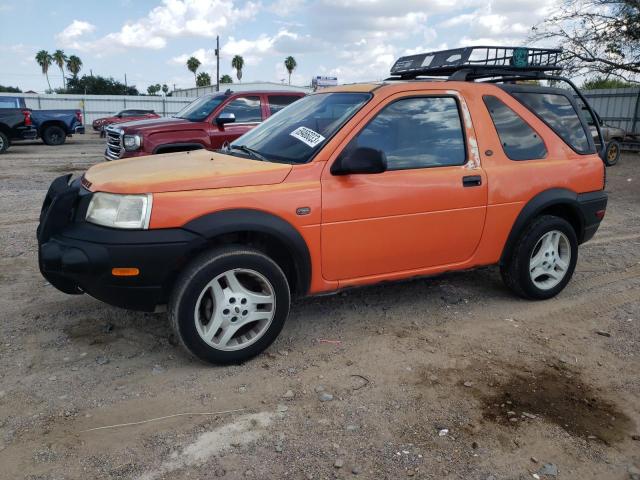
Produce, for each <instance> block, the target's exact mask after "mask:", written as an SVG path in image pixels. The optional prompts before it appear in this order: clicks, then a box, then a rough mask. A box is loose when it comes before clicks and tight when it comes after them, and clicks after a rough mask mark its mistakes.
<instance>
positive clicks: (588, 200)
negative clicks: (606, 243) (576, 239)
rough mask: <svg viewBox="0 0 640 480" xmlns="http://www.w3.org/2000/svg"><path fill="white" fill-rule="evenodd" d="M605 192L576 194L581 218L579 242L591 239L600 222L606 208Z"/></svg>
mask: <svg viewBox="0 0 640 480" xmlns="http://www.w3.org/2000/svg"><path fill="white" fill-rule="evenodd" d="M607 198H608V197H607V194H606V193H605V192H604V191H597V192H589V193H581V194H579V195H578V199H577V200H578V206H579V208H580V212H581V213H582V218H583V222H584V225H583V228H582V237H581V238H580V243H584V242H586V241H587V240H591V239H592V238H593V236H594V235H595V234H596V231H597V230H598V227H600V222H601V221H602V218H603V217H604V212H605V210H606V209H607Z"/></svg>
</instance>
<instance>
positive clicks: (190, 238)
mask: <svg viewBox="0 0 640 480" xmlns="http://www.w3.org/2000/svg"><path fill="white" fill-rule="evenodd" d="M69 178H70V175H67V176H63V177H60V178H58V179H56V180H55V181H54V182H53V183H52V184H51V187H50V189H49V192H48V193H47V197H46V198H45V202H44V205H43V209H42V213H41V217H40V225H39V226H38V258H39V266H40V272H41V273H42V275H43V276H44V277H45V278H46V279H47V280H48V281H49V283H51V285H53V286H54V287H56V288H57V289H58V290H60V291H62V292H64V293H68V294H80V293H88V294H89V295H91V296H92V297H94V298H97V299H98V300H101V301H103V302H105V303H108V304H110V305H114V306H117V307H122V308H127V309H131V310H142V311H153V310H154V309H155V307H156V306H157V305H162V304H165V303H167V300H168V297H169V294H170V291H171V287H172V285H173V281H174V280H175V277H176V275H177V274H178V272H179V271H180V270H181V269H182V268H183V266H184V265H185V263H186V262H187V261H188V259H189V258H191V256H192V255H193V254H194V253H195V252H197V251H198V250H200V249H201V248H203V246H204V240H203V238H202V237H201V236H199V235H197V234H195V233H193V232H189V231H187V230H183V229H179V228H176V229H163V230H119V229H113V228H107V227H101V226H98V225H93V224H91V223H87V222H85V221H84V220H83V219H84V215H85V213H86V207H87V205H88V202H89V200H90V198H91V192H89V191H88V190H85V189H83V188H82V187H80V185H79V181H78V180H76V181H74V182H72V183H71V184H69V183H68V182H69ZM118 267H135V268H138V269H139V270H140V273H139V275H137V276H134V277H117V276H113V275H112V273H111V271H112V269H113V268H118Z"/></svg>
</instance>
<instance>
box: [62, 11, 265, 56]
mask: <svg viewBox="0 0 640 480" xmlns="http://www.w3.org/2000/svg"><path fill="white" fill-rule="evenodd" d="M260 8H261V7H260V4H259V3H255V2H251V1H249V2H247V3H245V4H244V5H243V6H242V7H240V8H236V7H235V6H234V2H233V1H232V0H163V1H162V4H161V5H160V6H157V7H155V8H153V9H152V10H151V11H150V12H149V13H148V14H147V15H146V16H145V17H142V18H140V19H138V20H135V21H132V22H128V23H125V24H124V25H123V26H122V27H121V28H120V30H119V31H117V32H111V33H109V34H107V35H105V36H104V37H102V38H100V39H98V40H94V41H82V42H80V41H79V37H80V36H82V35H84V34H85V33H89V32H90V31H91V30H84V31H80V32H79V33H78V32H77V24H76V22H77V21H74V23H72V24H71V25H69V26H68V27H67V28H66V29H65V30H63V31H62V32H61V33H60V34H58V37H59V38H61V39H65V38H69V35H68V33H69V32H71V33H72V34H73V36H72V37H70V38H71V39H73V40H74V45H72V46H73V48H78V49H80V50H86V51H90V50H95V49H100V50H115V49H118V48H147V49H161V48H164V47H165V46H166V45H167V40H168V39H171V38H177V37H188V36H196V37H207V38H212V37H215V36H216V35H218V34H221V33H223V32H225V31H227V30H228V29H229V28H230V27H231V26H233V25H234V24H235V23H237V22H240V21H244V20H248V19H251V18H253V17H254V16H255V15H256V13H257V12H258V11H259V9H260ZM84 23H86V22H84ZM74 25H75V27H74ZM74 28H75V29H74ZM65 32H67V34H66V36H65Z"/></svg>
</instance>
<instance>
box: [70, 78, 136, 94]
mask: <svg viewBox="0 0 640 480" xmlns="http://www.w3.org/2000/svg"><path fill="white" fill-rule="evenodd" d="M57 91H58V93H65V92H64V91H60V90H57ZM85 92H86V93H87V94H89V95H122V94H123V92H124V94H125V95H139V94H140V92H138V89H137V88H136V87H135V85H127V86H125V84H124V83H122V82H119V81H117V80H115V79H113V78H111V77H108V78H107V77H101V76H100V75H83V76H82V77H77V76H76V77H71V78H70V79H68V81H67V90H66V93H77V94H83V93H85Z"/></svg>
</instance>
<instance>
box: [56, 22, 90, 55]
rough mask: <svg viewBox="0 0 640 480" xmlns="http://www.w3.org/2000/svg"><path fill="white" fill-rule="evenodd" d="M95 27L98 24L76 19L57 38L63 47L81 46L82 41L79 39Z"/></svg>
mask: <svg viewBox="0 0 640 480" xmlns="http://www.w3.org/2000/svg"><path fill="white" fill-rule="evenodd" d="M95 29H96V26H95V25H93V24H91V23H89V22H85V21H83V20H74V21H73V22H71V23H70V24H69V25H68V26H67V28H65V29H64V30H62V31H61V32H60V33H58V34H57V35H56V40H57V41H58V42H59V43H60V45H61V46H62V47H65V48H80V45H81V43H80V42H79V41H78V39H79V38H80V37H81V36H83V35H85V34H87V33H91V32H93V31H94V30H95Z"/></svg>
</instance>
